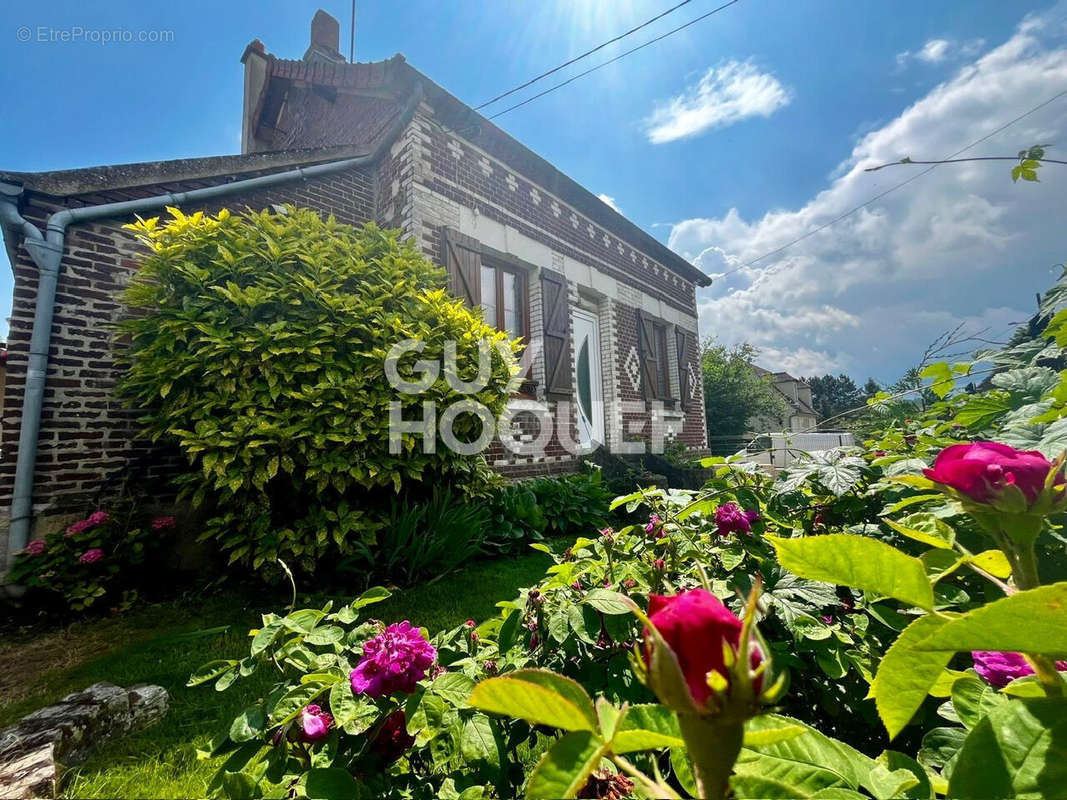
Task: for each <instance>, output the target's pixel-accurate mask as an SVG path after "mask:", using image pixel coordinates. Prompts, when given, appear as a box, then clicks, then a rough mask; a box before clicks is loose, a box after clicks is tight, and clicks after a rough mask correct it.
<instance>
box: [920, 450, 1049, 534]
mask: <svg viewBox="0 0 1067 800" xmlns="http://www.w3.org/2000/svg"><path fill="white" fill-rule="evenodd" d="M923 474H924V475H926V477H927V478H929V479H930V480H932V481H933V482H934V483H938V484H940V485H941V486H942V487H943V489H944V491H946V492H947V493H949V494H951V495H953V496H955V497H957V499H959V500H960V501H962V502H963V504H964V506H965V507H966V508H967V510H968V512H969V513H970V514H971V516H972V517H974V519H975V520H976V521H977V522H978V523H979V524H980V525H981V526H982V527H983V528H985V529H986V530H987V531H990V532H992V533H993V534H994V535H996V534H997V533H998V532H1001V531H1003V532H1006V533H1007V534H1008V535H1009V536H1010V537H1011V538H1013V539H1015V540H1017V541H1019V542H1023V543H1026V542H1033V540H1034V539H1035V538H1036V537H1037V535H1038V534H1039V533H1040V531H1041V527H1042V518H1043V517H1044V516H1047V515H1048V514H1051V513H1053V512H1054V511H1058V510H1061V509H1062V508H1063V507H1064V505H1067V494H1065V491H1064V477H1063V472H1062V466H1061V465H1060V464H1056V465H1053V464H1052V463H1051V462H1049V460H1048V459H1046V458H1045V457H1044V456H1043V455H1042V454H1041V453H1039V452H1037V451H1036V450H1016V449H1015V448H1014V447H1011V446H1009V445H1006V444H1000V443H999V442H974V443H973V444H956V445H952V446H951V447H946V448H945V449H944V450H942V451H941V452H940V453H938V455H937V458H936V459H934V466H933V467H932V468H930V469H925V470H923Z"/></svg>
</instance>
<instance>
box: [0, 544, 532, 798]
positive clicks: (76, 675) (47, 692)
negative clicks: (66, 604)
mask: <svg viewBox="0 0 1067 800" xmlns="http://www.w3.org/2000/svg"><path fill="white" fill-rule="evenodd" d="M550 563H551V561H550V560H549V558H548V556H546V555H543V554H541V553H531V554H529V555H523V556H518V557H512V558H507V559H497V560H493V561H479V562H475V563H473V564H471V565H470V566H469V567H468V568H467V569H465V570H463V571H461V572H457V573H454V574H452V575H449V576H446V577H444V578H443V579H441V580H439V581H437V582H436V583H432V584H429V585H423V586H415V587H411V588H405V589H403V590H400V591H397V592H396V593H394V595H393V597H391V598H389V599H388V600H386V601H385V602H383V603H380V604H378V605H376V606H374V610H373V614H374V616H375V617H377V618H379V619H382V620H385V621H386V622H396V621H399V620H402V619H409V620H411V621H412V622H414V623H416V624H418V625H420V626H423V627H426V628H428V629H429V630H430V631H431V632H437V631H440V630H444V629H448V628H451V627H454V626H456V625H458V624H459V623H461V622H463V620H465V619H468V618H472V617H473V618H475V619H479V620H481V619H485V618H488V617H490V616H492V615H493V614H495V613H496V609H495V607H494V606H495V603H497V602H498V601H499V600H502V599H508V598H511V597H512V596H514V594H515V592H516V590H517V589H518V588H519V587H521V586H530V585H532V584H534V583H536V582H537V581H538V580H539V579H540V578H541V577H542V576H543V575H544V571H545V569H546V568H547V567H548V566H549V564H550ZM289 599H290V598H289V594H288V591H286V590H284V589H283V590H279V593H278V594H277V596H272V595H269V594H267V591H266V590H264V594H263V595H261V596H257V597H251V596H249V595H246V594H245V595H222V596H217V597H212V598H209V599H207V600H203V601H200V602H197V603H186V604H182V603H176V602H173V603H163V604H157V605H152V606H148V607H145V608H142V609H139V610H137V611H134V612H131V613H129V614H127V615H124V616H122V617H117V618H112V619H105V620H96V621H91V622H83V623H77V624H75V625H72V626H70V627H69V628H67V629H64V630H62V631H58V632H55V633H49V634H46V635H43V636H37V637H35V638H33V639H27V640H25V641H22V642H11V643H5V645H4V646H3V647H2V648H0V686H2V690H0V725H5V724H8V723H10V722H13V721H15V720H17V719H18V718H19V717H20V716H22V715H23V714H26V713H28V712H30V711H32V710H34V709H36V708H40V707H42V706H45V705H47V704H49V703H51V702H54V701H55V700H57V699H58V698H60V697H63V696H64V695H66V694H69V693H70V692H74V691H78V690H80V689H83V688H85V687H86V686H88V685H90V684H92V683H95V682H97V681H108V682H110V683H115V684H119V685H120V686H130V685H132V684H136V683H153V684H158V685H160V686H163V687H165V688H166V689H167V691H168V692H170V702H171V706H170V713H168V714H167V716H166V717H165V718H164V719H163V721H162V722H160V723H158V724H157V725H155V726H153V727H151V728H149V729H147V730H145V731H142V732H140V733H137V734H133V735H131V736H128V737H126V738H123V739H119V740H117V741H114V742H111V743H110V744H107V745H105V746H103V747H102V748H101V749H100V750H98V751H97V752H96V753H95V754H94V755H93V756H92V758H91V759H90V760H89V761H88V762H86V763H85V764H83V765H81V766H80V767H76V768H74V769H72V770H71V772H70V773H68V778H67V780H66V782H65V788H64V796H65V797H113V798H119V797H130V798H134V797H139V798H184V797H203V796H204V793H205V791H206V788H207V785H208V781H209V780H210V778H211V776H212V774H213V773H214V770H215V767H216V763H215V762H213V761H201V760H198V759H197V757H196V751H197V749H198V748H206V747H207V745H208V742H209V740H210V739H211V737H212V735H213V734H214V733H215V732H216V731H217V730H218V729H219V728H220V727H221V726H222V725H223V724H227V725H228V724H229V721H230V720H231V719H232V718H233V717H234V716H236V715H237V714H238V713H239V712H240V710H241V709H242V708H244V707H246V706H248V705H249V704H250V703H251V702H252V701H253V700H255V698H257V697H258V696H260V695H261V694H262V693H263V692H264V690H265V689H266V688H267V687H268V686H269V685H270V683H272V682H273V681H274V679H275V676H274V674H272V673H271V672H270V671H268V670H260V671H257V673H256V674H255V675H253V676H252V677H250V678H245V679H243V680H240V681H238V682H237V684H235V685H234V687H233V688H231V689H230V690H229V691H227V692H222V693H217V692H215V691H214V690H213V688H212V687H211V685H210V684H209V685H207V686H200V687H196V688H191V689H190V688H186V686H185V682H186V680H187V679H188V677H189V674H190V673H191V672H192V671H193V670H194V669H196V668H197V667H198V666H200V665H201V664H203V663H205V662H207V661H211V660H212V659H217V658H241V657H242V656H244V655H247V653H248V638H247V633H248V630H249V628H253V627H256V626H257V625H258V624H259V613H260V612H262V611H282V610H284V608H285V607H286V606H287V605H288V603H289ZM325 599H327V598H325V597H322V596H316V597H313V598H301V599H300V601H299V602H298V606H297V607H303V606H304V605H308V606H314V605H321V603H322V602H324V601H325ZM337 599H339V600H344V599H345V598H337ZM305 601H306V602H305ZM223 626H228V627H226V628H225V630H215V629H218V628H222V627H223Z"/></svg>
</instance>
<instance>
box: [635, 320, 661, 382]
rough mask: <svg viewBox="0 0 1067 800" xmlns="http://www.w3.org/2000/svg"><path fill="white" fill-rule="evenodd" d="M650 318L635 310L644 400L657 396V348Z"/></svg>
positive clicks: (658, 380)
mask: <svg viewBox="0 0 1067 800" xmlns="http://www.w3.org/2000/svg"><path fill="white" fill-rule="evenodd" d="M653 326H654V323H653V321H652V318H651V317H649V316H647V315H646V314H645V313H644V312H643V311H641V309H638V310H637V349H638V351H639V355H640V356H641V388H642V390H643V392H644V395H645V399H646V400H658V399H660V397H659V387H660V379H659V348H658V347H657V346H656V332H655V328H654V327H653Z"/></svg>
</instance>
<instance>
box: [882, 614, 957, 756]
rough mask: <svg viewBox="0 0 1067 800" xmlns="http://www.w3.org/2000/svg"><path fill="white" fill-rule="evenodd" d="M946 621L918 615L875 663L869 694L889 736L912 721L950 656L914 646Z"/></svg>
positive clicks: (893, 737) (892, 737)
mask: <svg viewBox="0 0 1067 800" xmlns="http://www.w3.org/2000/svg"><path fill="white" fill-rule="evenodd" d="M948 621H949V620H948V619H946V618H943V617H940V616H935V615H933V614H927V615H926V616H923V617H919V618H918V619H917V620H915V622H913V623H911V625H909V626H908V627H907V628H905V629H904V631H903V632H902V633H901V634H900V636H898V637H897V640H896V641H895V642H893V646H892V647H890V648H889V650H887V651H886V654H885V656H884V657H883V658H882V661H881V663H880V664H879V665H878V674H877V675H876V676H875V678H874V683H872V684H871V694H872V695H873V696H874V702H875V705H876V706H877V708H878V716H879V717H881V719H882V724H883V725H885V729H886V732H887V733H888V734H889V738H890V739H895V738H896V736H897V734H898V733H900V731H901V730H902V729H903V728H904V726H905V725H907V724H908V723H909V722H910V721H911V718H912V717H913V716H914V715H915V712H916V711H918V710H919V706H921V705H922V704H923V701H924V700H925V699H926V697H927V695H928V694H929V692H930V689H931V688H932V687H933V685H934V684H935V683H936V682H937V680H938V678H940V677H941V674H942V672H943V671H944V669H945V667H947V666H948V662H949V661H950V660H951V659H952V653H944V652H937V653H929V652H919V651H917V650H915V649H913V648H914V647H915V644H916V643H917V642H920V641H922V640H923V639H925V638H926V637H928V636H930V635H932V634H935V633H937V631H939V630H940V629H941V628H942V627H943V626H944V625H946V624H947V623H948Z"/></svg>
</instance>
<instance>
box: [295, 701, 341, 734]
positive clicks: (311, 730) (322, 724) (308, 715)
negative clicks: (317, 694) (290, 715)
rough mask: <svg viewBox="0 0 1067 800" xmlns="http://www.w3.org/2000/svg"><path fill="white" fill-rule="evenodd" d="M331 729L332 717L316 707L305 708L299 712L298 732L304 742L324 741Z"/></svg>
mask: <svg viewBox="0 0 1067 800" xmlns="http://www.w3.org/2000/svg"><path fill="white" fill-rule="evenodd" d="M332 727H333V716H332V715H330V714H327V713H326V712H325V711H323V710H322V709H321V708H320V707H319V706H317V705H310V706H306V707H305V708H304V710H303V711H301V712H300V731H301V735H302V737H303V739H304V741H305V742H317V741H318V740H319V739H325V738H326V735H327V734H328V733H329V732H330V728H332Z"/></svg>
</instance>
